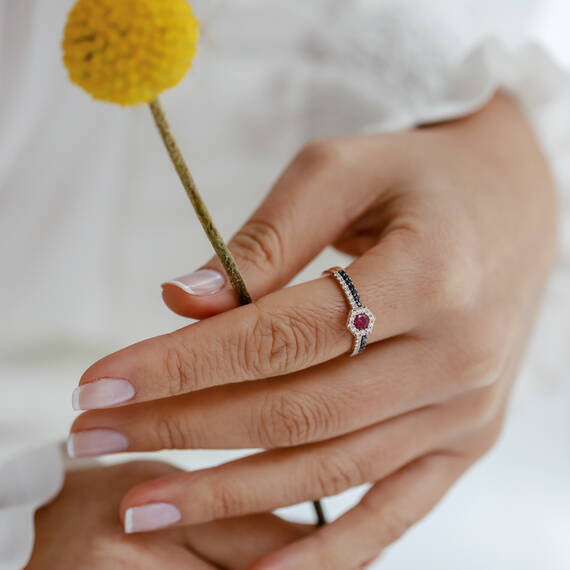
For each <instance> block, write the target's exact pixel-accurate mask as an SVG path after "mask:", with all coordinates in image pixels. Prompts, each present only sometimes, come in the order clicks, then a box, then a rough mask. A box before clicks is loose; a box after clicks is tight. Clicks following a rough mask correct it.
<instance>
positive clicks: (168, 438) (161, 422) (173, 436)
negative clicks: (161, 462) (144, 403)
mask: <svg viewBox="0 0 570 570" xmlns="http://www.w3.org/2000/svg"><path fill="white" fill-rule="evenodd" d="M155 433H156V437H157V440H158V444H159V446H160V447H161V448H162V449H185V448H187V447H191V446H190V445H188V444H189V442H188V441H187V437H186V430H185V429H184V427H183V426H181V425H180V423H179V421H178V420H177V419H175V418H173V417H169V416H163V417H161V418H159V419H158V420H157V422H156V427H155Z"/></svg>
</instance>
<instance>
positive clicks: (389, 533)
mask: <svg viewBox="0 0 570 570" xmlns="http://www.w3.org/2000/svg"><path fill="white" fill-rule="evenodd" d="M415 522H416V521H415V517H413V516H412V515H411V514H410V513H407V512H406V511H405V510H404V509H402V510H396V509H386V510H385V511H384V512H383V513H382V515H381V520H380V521H379V523H380V524H379V527H380V528H381V529H382V541H383V542H384V544H385V545H386V546H387V545H389V544H392V543H394V542H396V541H398V540H399V539H400V538H402V536H404V534H406V532H407V531H408V530H409V529H410V528H411V527H412V526H413V525H414V524H415Z"/></svg>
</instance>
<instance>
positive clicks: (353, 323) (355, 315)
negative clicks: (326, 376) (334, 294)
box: [323, 267, 376, 356]
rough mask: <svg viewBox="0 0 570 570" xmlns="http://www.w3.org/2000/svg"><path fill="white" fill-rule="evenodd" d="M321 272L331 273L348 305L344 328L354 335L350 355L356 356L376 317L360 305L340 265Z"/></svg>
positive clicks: (351, 284) (346, 274) (353, 288)
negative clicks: (348, 310)
mask: <svg viewBox="0 0 570 570" xmlns="http://www.w3.org/2000/svg"><path fill="white" fill-rule="evenodd" d="M323 274H324V275H331V276H332V277H334V278H335V279H336V281H337V282H338V284H339V285H340V287H341V289H342V292H343V293H344V296H345V298H346V300H347V302H348V304H349V306H350V312H349V314H348V318H347V321H346V328H347V329H348V330H349V331H350V333H351V334H352V335H353V336H354V346H353V349H352V351H351V352H350V356H356V355H357V354H360V353H361V352H362V351H363V350H364V349H365V348H366V342H367V340H368V336H369V335H370V334H371V333H372V329H373V328H374V321H375V320H376V318H375V317H374V314H373V313H372V311H371V310H370V309H368V308H367V307H365V306H364V305H362V302H361V301H360V296H359V295H358V292H357V291H356V287H355V286H354V283H353V282H352V279H351V278H350V277H349V275H348V273H347V272H346V271H345V270H344V269H343V268H342V267H332V268H331V269H327V270H326V271H324V272H323Z"/></svg>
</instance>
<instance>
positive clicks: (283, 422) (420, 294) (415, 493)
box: [72, 95, 555, 570]
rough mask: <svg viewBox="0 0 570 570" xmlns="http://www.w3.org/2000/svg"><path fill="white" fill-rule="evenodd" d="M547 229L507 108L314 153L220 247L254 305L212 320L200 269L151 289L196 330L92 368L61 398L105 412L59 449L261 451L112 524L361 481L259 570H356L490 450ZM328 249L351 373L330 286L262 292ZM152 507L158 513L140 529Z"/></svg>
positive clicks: (525, 137) (166, 490)
mask: <svg viewBox="0 0 570 570" xmlns="http://www.w3.org/2000/svg"><path fill="white" fill-rule="evenodd" d="M554 225H555V205H554V199H553V191H552V182H551V180H550V178H549V174H548V170H547V167H546V165H545V162H544V159H543V157H542V155H541V152H540V150H539V148H538V146H537V143H536V142H535V139H534V136H533V133H532V132H531V130H530V128H529V127H528V125H527V124H526V122H525V120H524V118H523V117H522V115H521V113H520V112H519V110H518V109H517V107H516V106H515V104H514V103H513V102H512V101H510V100H509V99H508V98H507V97H505V96H502V95H498V96H496V97H495V98H494V99H493V100H492V101H491V102H490V103H489V104H488V105H487V106H486V107H485V108H484V109H483V110H481V111H480V112H478V113H476V114H474V115H473V116H470V117H467V118H464V119H461V120H458V121H454V122H449V123H444V124H440V125H434V126H432V127H429V128H423V129H418V130H415V131H412V132H405V133H395V134H383V135H371V136H354V137H345V138H340V139H333V140H328V141H323V142H318V143H313V144H311V145H309V146H308V147H307V148H306V149H305V150H303V151H302V152H301V153H300V154H299V155H298V156H297V157H296V158H295V160H294V161H293V162H292V164H291V165H290V166H289V167H288V169H287V170H286V172H285V173H284V174H283V176H282V177H281V178H280V180H279V181H278V182H277V184H276V185H275V187H274V189H273V190H272V192H271V193H270V194H269V196H268V197H267V199H266V200H265V202H264V203H263V204H262V205H261V207H260V208H259V209H258V210H257V212H256V213H255V214H254V215H253V216H252V218H251V219H250V221H249V222H248V223H247V224H246V225H245V226H244V228H242V230H241V231H240V232H239V233H238V234H237V235H236V236H235V238H234V239H233V240H232V242H231V249H232V251H233V252H234V254H235V256H236V258H237V261H238V265H239V266H240V267H241V268H242V270H243V272H244V275H245V280H246V282H247V283H248V285H249V287H250V290H251V291H252V293H253V296H254V298H255V299H256V302H255V304H253V305H249V306H245V307H239V308H234V309H231V308H232V307H234V306H235V305H236V299H235V296H234V294H233V292H232V291H231V289H230V288H229V287H228V286H227V285H226V286H224V287H222V288H221V289H220V288H219V287H220V283H222V281H223V280H222V279H220V278H215V277H213V276H214V274H213V273H212V272H211V271H209V272H207V273H198V274H197V275H196V274H195V275H193V276H190V277H186V278H184V279H183V280H182V281H180V280H179V281H178V283H174V284H170V285H166V286H165V290H164V296H165V299H166V302H167V303H168V304H169V306H170V307H171V308H173V309H174V310H176V311H177V312H179V313H181V314H184V315H188V316H193V317H199V318H201V317H206V316H210V315H215V316H212V317H211V318H208V319H205V320H202V321H200V322H198V323H195V324H192V325H190V326H188V327H185V328H183V329H181V330H179V331H176V332H174V333H172V334H168V335H165V336H161V337H157V338H154V339H150V340H147V341H144V342H142V343H139V344H136V345H134V346H131V347H129V348H127V349H124V350H121V351H119V352H117V353H115V354H112V355H110V356H108V357H106V358H104V359H102V360H100V361H99V362H97V363H96V364H94V365H93V366H92V367H91V368H89V370H87V372H86V373H85V374H84V376H83V377H82V379H81V388H80V390H79V392H77V393H76V396H75V398H76V403H77V404H78V405H79V406H80V407H82V408H83V409H86V408H103V407H108V409H104V410H97V411H89V412H87V413H85V414H83V415H82V416H80V417H79V418H78V419H77V420H76V422H75V424H74V425H73V428H72V433H73V435H72V445H73V448H74V449H75V453H76V454H79V455H89V454H96V453H102V452H109V451H121V450H124V449H128V450H132V451H135V450H154V449H162V448H170V447H175V448H198V447H200V448H238V447H242V448H258V447H259V448H266V449H269V451H266V452H263V453H259V454H257V455H254V456H250V457H247V458H246V459H242V460H240V461H234V462H231V463H228V464H225V465H221V466H219V467H215V468H212V469H206V470H202V471H197V472H193V473H177V474H175V475H170V476H166V477H162V478H159V479H156V480H154V481H152V482H147V483H142V484H140V485H137V486H135V487H134V488H133V489H131V490H130V492H129V493H127V495H126V496H125V498H124V499H123V502H122V506H121V509H122V515H123V517H124V516H125V513H128V515H127V521H128V525H129V526H130V528H131V530H151V529H153V528H157V527H159V526H164V525H166V524H176V525H179V526H183V525H188V524H195V523H201V522H204V521H210V520H213V519H220V518H225V517H233V516H237V515H243V514H246V513H256V512H264V511H269V510H272V509H274V508H276V507H280V506H283V505H290V504H293V503H298V502H301V501H306V500H310V499H316V498H317V497H321V496H327V495H332V494H335V493H338V492H340V491H342V490H344V489H347V488H349V487H352V486H355V485H359V484H361V483H364V482H374V483H375V484H374V486H373V487H372V489H371V490H370V491H369V493H368V494H367V495H366V496H365V498H364V499H363V501H362V502H361V503H360V504H359V505H358V506H356V507H355V508H354V509H353V510H351V511H349V512H348V513H347V514H346V515H344V516H343V517H342V518H341V519H339V520H338V521H336V522H334V523H332V524H330V525H328V526H326V527H325V528H323V529H321V530H319V531H318V532H317V533H314V534H313V535H311V536H309V537H308V538H306V539H304V540H302V541H301V542H299V543H297V544H295V545H292V546H290V547H288V548H287V549H285V550H283V551H282V552H279V553H276V554H275V555H274V556H273V557H270V558H268V559H266V560H265V561H264V562H260V563H259V565H258V566H256V568H259V569H261V568H263V569H268V568H273V567H277V566H275V565H276V564H278V562H279V563H280V564H281V565H279V566H278V567H279V569H285V568H317V567H318V568H329V569H336V568H338V569H343V570H344V569H346V568H352V567H355V566H358V565H359V564H361V563H364V562H365V561H366V560H368V559H370V558H372V557H374V556H375V555H376V554H377V553H378V552H380V551H381V550H382V549H383V548H384V547H385V546H387V545H388V544H389V543H391V542H392V541H394V540H395V539H397V538H398V537H399V536H400V535H401V534H402V533H403V532H404V531H405V530H406V529H407V528H408V527H409V526H410V525H412V524H413V523H414V522H415V521H417V520H418V519H420V518H421V517H422V516H423V515H425V513H426V512H427V511H429V509H431V508H432V507H433V505H434V504H435V503H436V502H437V501H438V500H439V499H440V498H441V496H442V495H443V494H444V493H445V492H446V490H447V489H448V488H449V487H450V485H451V484H452V483H453V482H454V481H455V480H456V479H457V477H459V476H460V475H461V474H462V473H463V472H464V471H465V469H467V468H468V466H469V465H470V464H471V463H473V461H475V460H476V459H477V458H478V457H480V456H481V455H482V454H483V453H484V452H485V451H486V450H488V449H489V447H490V446H491V445H492V444H493V442H494V441H495V439H496V438H497V435H498V433H499V431H500V426H501V422H502V418H503V415H504V411H505V407H506V403H507V398H508V394H509V390H510V388H511V384H512V382H513V379H514V377H515V375H516V371H517V368H518V366H519V362H520V360H521V357H522V355H523V353H524V348H525V343H526V339H527V336H528V333H529V330H530V328H531V326H532V322H533V319H534V316H535V312H536V309H537V305H538V302H539V299H540V295H541V291H542V289H543V285H544V281H545V278H546V276H547V274H548V271H549V268H550V265H551V262H552V259H553V250H554V247H553V244H554V241H555V239H554V235H555V231H554ZM328 244H333V245H334V246H335V247H337V248H338V249H340V250H342V251H344V252H346V253H349V254H351V255H353V256H354V257H355V258H356V259H355V261H354V262H353V263H351V265H350V266H349V267H348V269H347V270H348V273H349V274H350V276H351V277H352V279H353V281H354V283H355V284H356V286H357V288H358V291H359V293H360V297H361V299H362V301H363V303H364V304H365V305H367V306H368V307H369V308H370V309H371V310H372V312H373V313H374V314H375V315H376V324H375V326H374V331H373V333H372V335H371V336H370V337H369V339H368V342H369V344H368V347H367V348H366V351H365V352H364V353H363V354H362V355H360V356H358V357H356V358H349V357H347V356H346V353H347V351H350V350H351V348H352V340H353V339H352V337H351V335H350V334H349V333H348V331H347V329H346V317H347V306H346V303H345V299H344V297H343V295H342V293H341V291H340V290H339V288H338V284H337V283H336V282H335V281H334V280H333V279H332V278H330V277H323V278H320V279H316V280H314V281H310V282H308V283H304V284H302V285H298V286H295V287H289V288H286V289H281V287H282V286H283V285H285V284H286V283H287V282H288V281H289V280H290V279H291V278H292V277H293V276H294V275H295V274H296V273H297V272H298V271H299V270H300V269H301V268H302V267H303V266H304V265H305V264H306V263H307V262H308V261H309V260H310V259H312V258H313V257H314V256H315V255H316V254H318V253H319V252H320V251H321V250H322V249H323V248H324V247H325V246H326V245H328ZM208 268H209V269H210V270H212V269H216V268H218V266H217V264H216V263H215V262H211V263H210V264H208ZM228 309H231V310H228ZM216 313H221V314H216ZM109 379H111V380H109ZM109 406H111V407H109ZM157 502H158V503H168V504H169V505H172V506H173V507H172V509H171V510H170V511H169V512H170V516H169V517H168V516H164V517H162V518H157V519H153V520H149V518H148V516H147V515H148V513H149V512H151V511H149V510H145V506H148V505H149V504H152V503H157ZM131 509H132V510H131ZM150 509H151V510H152V507H150Z"/></svg>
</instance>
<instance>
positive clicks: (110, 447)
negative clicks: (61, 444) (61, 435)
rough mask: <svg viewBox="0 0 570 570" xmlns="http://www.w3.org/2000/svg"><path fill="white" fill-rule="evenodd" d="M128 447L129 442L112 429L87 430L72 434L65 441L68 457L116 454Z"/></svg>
mask: <svg viewBox="0 0 570 570" xmlns="http://www.w3.org/2000/svg"><path fill="white" fill-rule="evenodd" d="M128 447H129V440H128V439H127V438H126V437H125V436H124V435H123V434H122V433H121V432H118V431H115V430H114V429H89V430H85V431H78V432H75V433H72V434H71V435H70V436H69V438H68V439H67V454H68V455H69V457H93V456H94V455H104V454H105V453H118V452H119V451H125V450H126V449H127V448H128Z"/></svg>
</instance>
